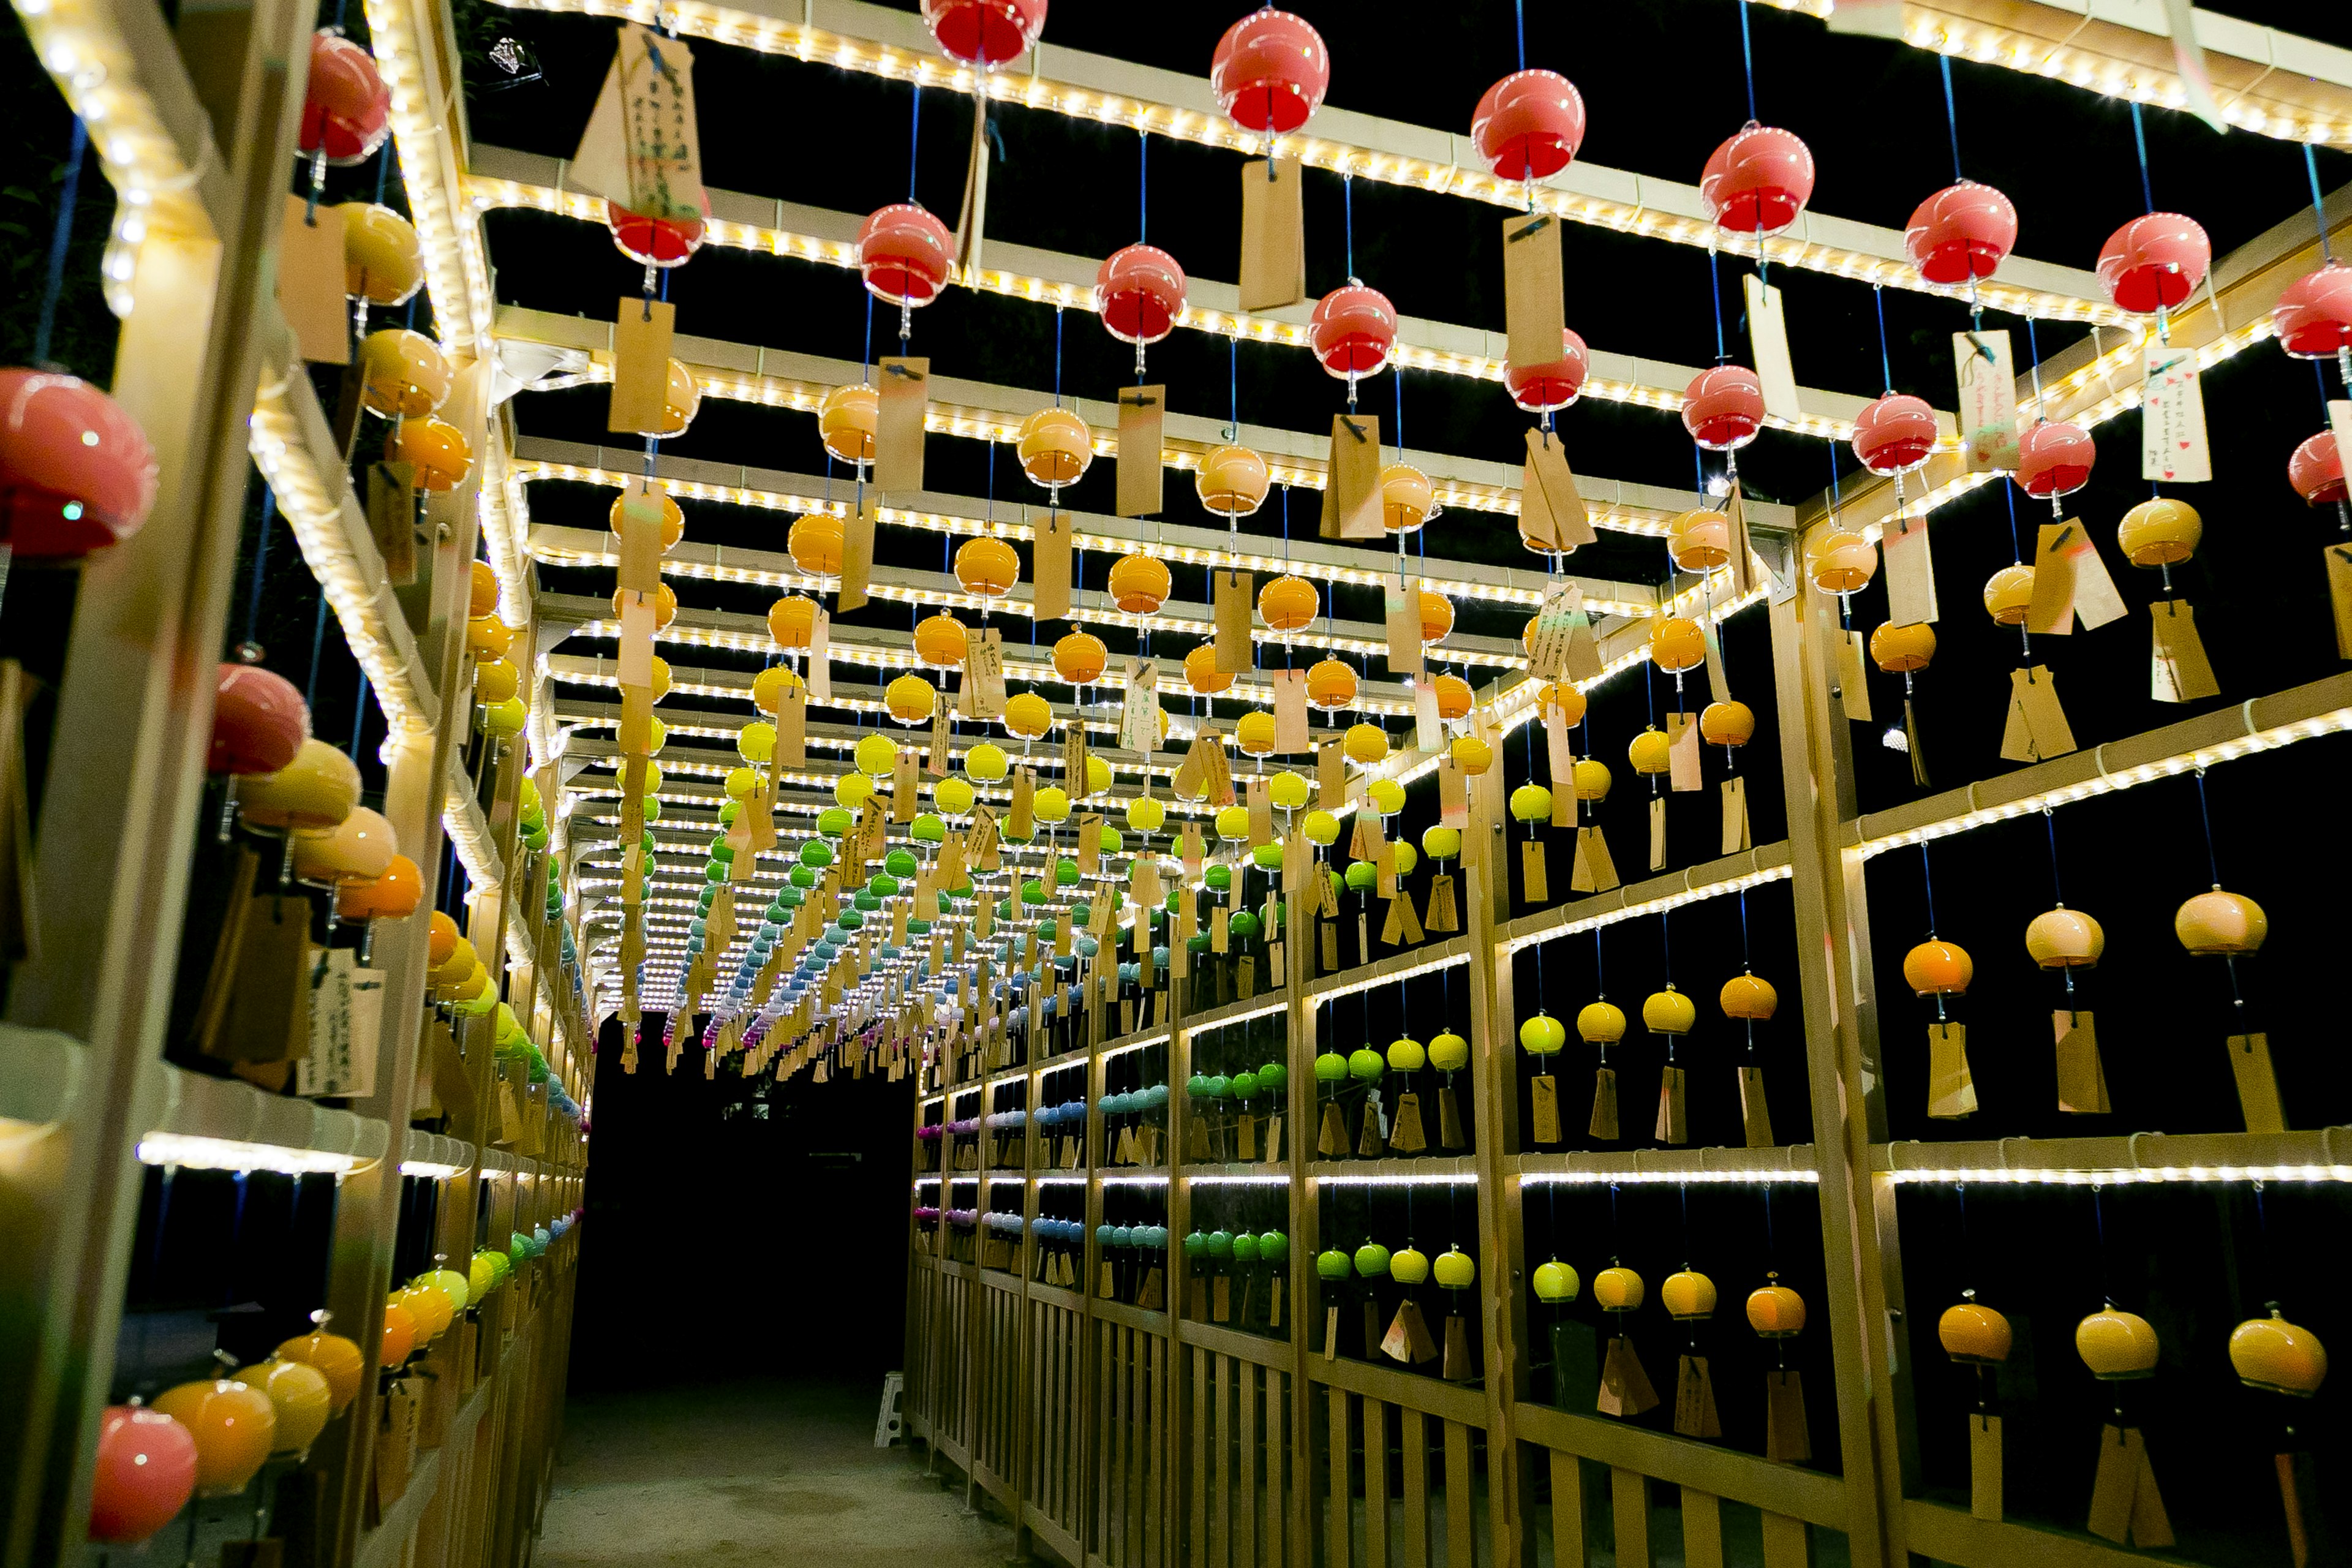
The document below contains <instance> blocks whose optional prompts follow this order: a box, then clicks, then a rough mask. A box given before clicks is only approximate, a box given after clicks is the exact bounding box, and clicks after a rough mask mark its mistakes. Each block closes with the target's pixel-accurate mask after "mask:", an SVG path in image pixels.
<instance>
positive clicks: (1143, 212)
mask: <svg viewBox="0 0 2352 1568" xmlns="http://www.w3.org/2000/svg"><path fill="white" fill-rule="evenodd" d="M1135 206H1136V213H1135V243H1136V244H1138V245H1141V244H1142V243H1144V240H1145V238H1146V237H1147V236H1148V235H1149V234H1150V228H1151V132H1149V131H1144V130H1140V129H1139V130H1138V131H1137V132H1136V133H1135Z"/></svg>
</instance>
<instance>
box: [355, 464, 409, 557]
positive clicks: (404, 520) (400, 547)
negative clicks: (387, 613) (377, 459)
mask: <svg viewBox="0 0 2352 1568" xmlns="http://www.w3.org/2000/svg"><path fill="white" fill-rule="evenodd" d="M415 480H416V465H415V464H414V463H370V464H369V465H368V469H367V513H368V532H369V533H370V534H371V535H373V537H374V539H375V552H376V553H377V554H378V555H381V556H382V557H383V576H384V581H385V582H387V583H390V584H393V585H394V587H397V588H404V587H407V586H408V585H409V584H412V583H414V582H415V581H416V545H417V527H416V489H415Z"/></svg>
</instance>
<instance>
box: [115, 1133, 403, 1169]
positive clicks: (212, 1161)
mask: <svg viewBox="0 0 2352 1568" xmlns="http://www.w3.org/2000/svg"><path fill="white" fill-rule="evenodd" d="M139 1163H141V1164H142V1165H173V1166H177V1167H179V1168H180V1169H182V1170H187V1171H278V1172H282V1173H285V1174H287V1175H289V1176H347V1175H349V1174H351V1173H352V1172H353V1171H356V1170H358V1169H359V1168H360V1167H361V1166H362V1165H365V1164H368V1163H371V1162H370V1161H369V1160H367V1159H365V1158H363V1157H362V1156H360V1155H358V1154H337V1153H331V1152H328V1151H326V1150H323V1149H294V1148H289V1147H287V1146H285V1145H283V1144H278V1143H247V1142H239V1141H238V1140H236V1139H233V1138H205V1137H200V1136H197V1135H195V1134H193V1133H186V1132H150V1133H148V1134H147V1135H146V1136H145V1137H144V1138H142V1139H141V1140H139Z"/></svg>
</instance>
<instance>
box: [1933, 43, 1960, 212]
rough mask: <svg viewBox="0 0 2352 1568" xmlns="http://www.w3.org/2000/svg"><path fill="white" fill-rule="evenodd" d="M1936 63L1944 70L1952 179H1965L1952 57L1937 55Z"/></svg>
mask: <svg viewBox="0 0 2352 1568" xmlns="http://www.w3.org/2000/svg"><path fill="white" fill-rule="evenodd" d="M1936 63H1937V65H1939V66H1941V67H1942V68H1943V69H1944V130H1945V132H1947V133H1948V135H1950V137H1951V139H1952V179H1953V180H1954V181H1955V182H1956V183H1957V182H1958V181H1959V180H1960V179H1962V178H1964V177H1965V176H1963V175H1962V174H1961V173H1960V115H1959V110H1956V109H1954V108H1953V107H1952V57H1951V56H1949V55H1937V57H1936Z"/></svg>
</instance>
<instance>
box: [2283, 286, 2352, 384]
mask: <svg viewBox="0 0 2352 1568" xmlns="http://www.w3.org/2000/svg"><path fill="white" fill-rule="evenodd" d="M2271 335H2272V336H2273V337H2275V338H2277V339H2278V345H2279V347H2281V348H2283V349H2284V350H2285V351H2286V352H2287V353H2289V354H2291V355H2293V356H2294V358H2296V359H2332V360H2334V361H2336V364H2337V365H2338V366H2339V367H2342V368H2343V370H2344V374H2345V384H2346V385H2347V386H2352V267H2347V266H2346V265H2344V263H2342V262H2340V261H2331V262H2329V263H2328V264H2327V265H2326V266H2325V267H2323V268H2320V269H2319V270H2318V271H2316V272H2310V273H2305V275H2304V276H2303V277H2301V278H2298V279H2295V280H2294V282H2292V283H2290V284H2288V285H2287V286H2286V291H2285V292H2284V293H2283V294H2281V295H2280V296H2279V302H2278V303H2277V304H2276V305H2275V306H2273V307H2272V309H2271Z"/></svg>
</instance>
